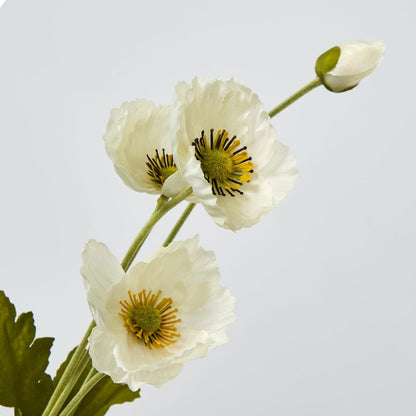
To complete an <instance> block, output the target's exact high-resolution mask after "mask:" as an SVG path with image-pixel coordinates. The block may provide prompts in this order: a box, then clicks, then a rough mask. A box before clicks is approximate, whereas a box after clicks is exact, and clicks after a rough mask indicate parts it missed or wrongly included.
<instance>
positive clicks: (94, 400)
mask: <svg viewBox="0 0 416 416" xmlns="http://www.w3.org/2000/svg"><path fill="white" fill-rule="evenodd" d="M138 398H140V390H137V391H131V390H130V389H129V388H128V386H127V385H126V384H115V383H113V381H112V380H111V378H110V377H108V376H105V377H104V378H103V379H102V380H101V381H100V382H99V383H97V384H96V385H95V386H94V387H93V388H92V390H91V391H90V392H89V393H88V394H87V396H85V397H84V398H83V399H82V401H81V403H80V405H79V407H78V409H77V410H76V412H75V413H74V416H91V415H94V416H103V415H105V414H106V413H107V410H108V409H109V408H110V407H111V406H112V405H114V404H121V403H125V402H132V401H133V400H135V399H138Z"/></svg>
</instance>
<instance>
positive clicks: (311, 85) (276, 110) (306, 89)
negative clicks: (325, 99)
mask: <svg viewBox="0 0 416 416" xmlns="http://www.w3.org/2000/svg"><path fill="white" fill-rule="evenodd" d="M321 84H322V82H321V80H320V79H319V78H318V77H317V78H315V79H314V80H313V81H312V82H310V83H309V84H307V85H305V86H304V87H303V88H301V89H300V90H299V91H297V92H295V93H294V94H293V95H291V96H290V97H289V98H287V99H286V100H284V101H283V102H282V103H280V104H279V105H278V106H276V107H275V108H273V110H271V111H270V112H269V116H270V118H273V117H274V116H275V115H276V114H279V113H280V112H281V111H282V110H284V109H285V108H286V107H289V105H290V104H292V103H294V102H295V101H296V100H298V99H299V98H300V97H302V96H304V95H305V94H306V93H308V92H309V91H311V90H313V89H314V88H316V87H319V85H321Z"/></svg>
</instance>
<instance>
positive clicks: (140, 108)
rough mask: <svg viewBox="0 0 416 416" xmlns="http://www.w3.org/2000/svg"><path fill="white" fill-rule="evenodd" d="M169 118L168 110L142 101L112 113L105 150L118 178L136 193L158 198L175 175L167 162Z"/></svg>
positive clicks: (169, 112)
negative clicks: (144, 193) (165, 182)
mask: <svg viewBox="0 0 416 416" xmlns="http://www.w3.org/2000/svg"><path fill="white" fill-rule="evenodd" d="M171 116H172V114H171V107H169V106H162V105H159V106H157V105H156V104H154V103H153V102H151V101H148V100H144V99H139V100H136V101H132V102H126V103H123V104H122V105H121V107H120V108H117V109H114V110H112V112H111V117H110V120H109V122H108V124H107V130H106V133H105V134H104V137H103V138H104V141H105V145H106V150H107V153H108V155H109V156H110V158H111V160H112V161H113V163H114V168H115V170H116V172H117V173H118V175H119V176H120V177H121V179H122V180H123V181H124V183H125V184H126V185H127V186H129V187H130V188H132V189H134V190H135V191H138V192H147V193H150V194H160V193H162V186H163V184H164V180H166V178H167V177H168V175H169V174H171V173H172V172H173V171H176V167H173V168H172V166H171V165H172V163H173V160H171V159H170V158H171V154H172V151H171V145H170V127H169V126H170V118H171ZM156 152H158V153H156ZM168 155H170V156H168ZM149 164H150V165H149Z"/></svg>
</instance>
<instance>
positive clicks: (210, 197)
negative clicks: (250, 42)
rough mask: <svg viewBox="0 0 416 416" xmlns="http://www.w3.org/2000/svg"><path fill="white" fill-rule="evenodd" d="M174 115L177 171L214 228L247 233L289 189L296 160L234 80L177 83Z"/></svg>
mask: <svg viewBox="0 0 416 416" xmlns="http://www.w3.org/2000/svg"><path fill="white" fill-rule="evenodd" d="M174 111H175V112H176V116H175V118H174V119H173V120H176V126H175V127H174V131H173V132H174V136H173V142H172V146H173V154H174V160H175V163H176V166H177V167H178V169H179V171H180V173H181V175H182V177H183V178H184V180H185V181H186V182H187V183H188V184H189V185H190V186H191V187H192V189H193V193H194V196H195V197H196V199H197V200H198V201H199V202H201V203H202V204H203V205H204V207H205V209H206V211H207V212H208V213H209V215H211V217H212V218H213V219H214V221H215V222H216V223H217V224H218V225H220V226H222V227H225V228H229V229H231V230H238V229H240V228H242V227H250V226H252V225H253V224H255V223H257V222H258V221H259V220H260V218H261V217H262V216H263V215H265V214H266V213H268V212H269V211H270V210H271V209H272V208H273V207H274V206H275V205H276V204H277V203H278V202H280V201H281V200H282V199H283V198H284V197H285V196H286V195H287V194H288V192H289V191H290V190H291V189H292V188H293V186H294V183H295V180H296V177H297V174H298V172H297V170H296V169H295V158H294V157H293V156H292V155H291V154H290V153H289V148H288V147H286V146H285V145H283V144H281V143H279V142H278V141H277V140H276V134H275V131H274V128H273V126H272V125H271V123H270V117H269V115H268V114H267V112H266V111H265V110H264V108H263V104H262V103H261V101H260V100H259V98H258V96H257V95H256V94H254V93H253V91H251V90H250V89H249V88H247V87H245V86H244V85H241V84H240V83H238V82H237V81H235V80H234V79H229V80H214V81H210V82H208V81H205V80H204V79H201V78H195V79H194V80H193V81H192V82H191V84H187V83H186V82H181V83H179V84H178V86H177V87H176V96H175V100H174Z"/></svg>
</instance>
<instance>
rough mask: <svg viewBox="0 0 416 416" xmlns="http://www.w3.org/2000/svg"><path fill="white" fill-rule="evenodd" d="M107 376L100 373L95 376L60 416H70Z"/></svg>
mask: <svg viewBox="0 0 416 416" xmlns="http://www.w3.org/2000/svg"><path fill="white" fill-rule="evenodd" d="M104 377H105V374H102V373H98V374H96V375H95V376H93V377H92V378H91V379H90V380H89V381H88V382H87V383H85V384H84V385H83V386H82V387H81V389H80V390H79V392H78V393H77V394H76V395H75V396H74V397H73V399H72V400H71V401H70V402H69V403H68V406H67V407H65V409H64V410H63V411H62V412H61V414H60V416H70V415H72V414H73V413H74V411H75V410H76V409H77V407H78V406H79V404H80V403H81V400H82V399H83V398H84V397H85V396H86V395H87V394H88V392H89V391H90V390H91V389H92V388H93V387H94V386H95V385H96V384H97V383H98V382H99V381H100V380H102V379H103V378H104Z"/></svg>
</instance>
